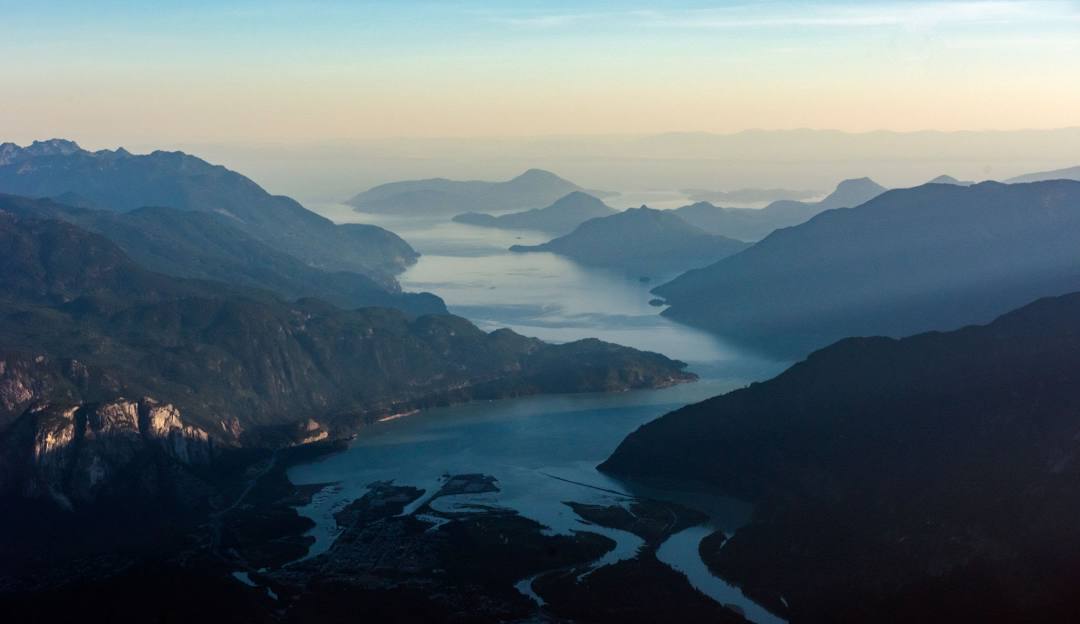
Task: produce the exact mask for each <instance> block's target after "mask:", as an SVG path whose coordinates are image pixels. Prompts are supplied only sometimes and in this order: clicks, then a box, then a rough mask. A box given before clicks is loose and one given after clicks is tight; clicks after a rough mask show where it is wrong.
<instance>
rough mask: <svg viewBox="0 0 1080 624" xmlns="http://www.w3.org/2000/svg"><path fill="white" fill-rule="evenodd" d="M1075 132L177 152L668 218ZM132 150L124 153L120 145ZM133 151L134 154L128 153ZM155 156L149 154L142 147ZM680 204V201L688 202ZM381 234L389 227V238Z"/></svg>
mask: <svg viewBox="0 0 1080 624" xmlns="http://www.w3.org/2000/svg"><path fill="white" fill-rule="evenodd" d="M1076 145H1080V128H1068V129H1058V130H1018V131H986V132H931V131H927V132H885V131H882V132H867V133H847V132H839V131H832V130H775V131H765V130H750V131H745V132H739V133H734V134H710V133H669V134H659V135H623V136H566V137H520V138H498V139H495V138H445V139H415V138H414V139H397V140H390V139H371V140H344V139H342V140H339V141H320V142H280V143H272V144H265V143H239V142H229V143H225V142H222V143H214V144H209V143H191V144H188V143H178V144H176V145H175V146H173V147H175V148H177V149H184V150H187V151H193V152H196V153H199V154H202V155H204V156H206V157H207V158H209V159H210V160H211V161H214V162H220V163H222V164H224V165H226V166H228V167H230V168H232V169H236V170H239V171H243V172H245V173H246V174H248V175H249V176H250V177H251V178H253V179H254V180H255V181H256V182H258V183H260V184H262V185H263V186H265V187H266V188H267V189H268V190H270V191H271V192H273V193H280V194H285V195H290V196H292V197H296V198H297V199H299V200H300V201H302V202H306V203H307V202H310V203H328V202H339V201H344V200H345V199H347V198H349V197H351V196H353V195H355V194H356V193H359V192H361V191H364V190H366V189H368V188H370V187H372V186H375V185H378V184H382V183H384V182H390V181H394V180H408V179H419V178H429V177H444V178H451V179H461V180H468V179H480V180H507V179H510V178H512V177H514V176H516V175H518V174H520V173H521V172H522V171H525V170H526V169H530V168H542V169H548V170H550V171H553V172H555V173H557V174H559V175H560V176H562V177H565V178H567V179H570V180H573V181H574V182H576V183H578V184H580V185H582V186H584V187H586V188H595V189H602V190H612V191H619V192H621V193H623V194H624V196H623V197H615V198H612V200H611V201H610V203H611V205H613V206H616V207H619V208H627V207H631V206H637V205H640V204H641V203H649V205H650V206H653V205H654V204H655V206H654V207H657V208H670V207H676V205H679V202H680V201H681V200H680V198H679V197H678V196H677V195H676V194H675V193H677V192H678V191H680V190H684V189H704V190H734V189H740V188H755V187H756V188H786V189H798V190H805V189H808V190H815V191H821V192H822V193H824V192H828V191H829V190H831V189H832V188H833V187H834V186H835V185H836V183H837V182H838V181H840V180H843V179H847V178H859V177H864V176H869V177H871V178H873V179H874V180H876V181H877V182H879V183H881V184H883V185H885V186H887V187H907V186H915V185H917V184H922V183H923V182H926V181H927V180H930V179H932V178H935V177H937V176H939V175H942V174H947V175H951V176H954V177H956V178H960V179H966V180H986V179H998V180H1003V179H1007V178H1009V177H1012V176H1016V175H1020V174H1024V173H1027V172H1030V171H1041V170H1048V169H1056V168H1061V167H1067V166H1072V165H1075V164H1076V159H1077V153H1076V148H1075V146H1076ZM129 147H131V146H129ZM134 147H135V148H139V147H140V146H134ZM146 147H148V148H149V147H155V148H156V147H160V146H157V145H155V146H146ZM687 203H688V202H687ZM391 229H392V228H391Z"/></svg>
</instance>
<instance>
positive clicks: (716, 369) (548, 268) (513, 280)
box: [289, 205, 784, 622]
mask: <svg viewBox="0 0 1080 624" xmlns="http://www.w3.org/2000/svg"><path fill="white" fill-rule="evenodd" d="M321 212H323V213H324V214H326V215H327V216H329V217H331V218H333V219H335V220H337V221H355V222H374V223H377V224H378V225H381V226H383V227H387V228H388V229H391V230H392V231H394V232H396V233H398V234H399V235H401V236H402V237H403V238H405V240H407V241H408V242H409V243H410V244H411V245H413V246H414V247H415V248H416V249H417V250H418V251H420V252H421V253H422V254H423V256H422V257H421V259H420V261H419V262H418V263H417V264H416V265H415V266H414V267H412V268H411V269H410V270H409V271H407V272H406V273H405V274H404V275H403V276H402V277H401V282H402V285H403V287H404V288H406V289H409V290H428V291H431V292H434V293H436V294H438V295H439V296H441V297H443V298H444V299H445V300H446V302H447V304H448V306H449V307H450V309H451V311H453V312H454V313H457V314H460V315H462V316H465V317H467V318H469V319H470V320H472V321H474V322H475V323H477V324H478V325H479V326H481V327H483V328H485V329H495V328H497V327H511V328H513V329H514V330H515V331H518V332H519V333H522V334H525V335H529V336H537V337H539V338H543V339H545V340H551V341H569V340H576V339H579V338H585V337H598V338H601V339H604V340H610V341H613V342H618V343H620V344H624V345H628V346H633V347H637V348H640V349H648V350H652V351H658V352H661V353H664V354H665V355H668V356H670V357H674V358H678V359H681V360H683V361H686V362H688V363H689V364H690V369H691V370H693V371H695V372H697V373H698V374H699V375H701V376H702V380H701V381H699V382H697V383H692V384H684V385H680V386H677V387H674V388H666V389H662V390H646V391H634V392H625V393H615V394H581V395H558V396H540V397H528V398H523V399H513V400H504V401H490V402H478V403H470V404H466V405H459V406H454V407H447V408H438V409H431V410H425V411H423V412H420V413H418V414H416V415H414V416H409V417H406V418H400V419H396V420H391V421H386V422H382V423H377V424H375V425H372V426H371V427H368V428H366V429H365V430H363V431H362V432H361V434H360V435H359V436H358V437H357V439H356V440H355V441H354V443H353V444H352V445H351V446H350V448H349V449H348V450H347V451H345V452H343V453H339V454H336V455H332V456H329V457H326V458H323V459H322V460H320V461H317V462H314V463H310V464H306V465H300V466H296V467H294V468H293V469H291V470H290V472H289V477H290V479H292V480H293V482H295V483H298V484H309V483H328V482H333V483H335V485H334V486H333V487H330V488H327V489H325V490H323V491H322V492H321V493H320V494H319V495H318V496H316V497H315V499H314V500H313V502H312V503H311V504H310V505H308V506H307V507H304V508H302V509H301V513H303V514H304V515H306V516H309V517H311V518H312V519H314V520H315V522H316V528H315V529H314V530H313V531H312V535H313V536H314V537H315V538H316V543H315V545H314V546H313V548H312V550H311V552H310V553H309V556H314V555H316V554H318V553H320V552H323V551H325V550H326V548H328V547H329V545H330V544H331V543H332V541H333V539H334V538H335V537H336V535H335V533H334V529H335V523H334V520H333V513H334V512H335V511H337V510H338V509H340V508H341V507H342V506H344V505H346V504H347V503H348V502H349V501H351V500H353V499H355V498H357V497H359V496H362V495H363V494H364V493H365V492H366V491H367V488H368V484H370V483H372V482H374V481H383V480H393V481H395V482H397V483H399V484H406V485H414V486H417V487H420V488H423V489H424V490H426V491H427V492H428V493H431V492H434V491H435V490H436V489H438V487H439V480H440V478H441V477H442V476H443V475H445V474H455V473H471V472H479V473H484V474H490V475H493V476H495V477H496V478H497V479H498V486H499V488H500V491H499V492H496V493H486V494H479V495H461V496H455V497H449V498H447V499H443V500H440V501H438V503H437V504H438V505H442V506H444V507H447V508H450V507H453V508H454V509H455V510H461V509H462V508H466V509H467V506H468V505H469V504H471V503H482V504H487V505H498V506H502V507H507V508H511V509H514V510H516V511H518V512H519V513H521V514H522V515H523V516H526V517H529V518H532V519H534V520H536V521H538V522H540V523H541V524H543V525H544V526H546V527H549V529H550V531H553V532H557V533H567V532H571V531H578V530H588V531H591V532H594V533H601V534H604V535H606V536H608V537H610V538H612V539H613V540H614V541H615V542H616V544H617V546H616V548H615V549H614V550H613V551H611V552H609V553H608V554H606V555H605V556H604V557H603V559H601V560H599V561H597V562H594V564H593V565H594V566H602V565H607V564H610V563H614V562H616V561H619V560H621V559H625V558H631V557H633V556H634V555H635V554H636V552H637V550H638V548H639V547H640V546H641V545H642V542H641V539H640V538H638V537H637V536H635V535H632V534H630V533H627V532H624V531H617V530H614V529H606V528H603V527H597V526H594V525H588V524H586V523H584V522H583V521H582V520H581V519H580V518H578V516H577V515H576V514H574V513H573V512H572V510H571V509H570V508H569V507H567V506H566V505H565V504H563V501H568V500H574V501H579V502H586V503H596V504H625V503H626V502H627V500H628V499H627V496H625V495H623V494H622V493H625V494H637V495H649V496H654V497H659V498H666V499H669V500H674V501H677V502H682V503H685V504H689V505H691V506H693V507H696V508H698V509H702V510H704V511H707V512H708V513H709V514H710V515H711V523H710V525H709V527H701V528H696V529H693V530H688V531H684V532H682V533H680V534H678V535H676V536H674V537H673V538H671V539H670V540H668V541H667V542H665V543H664V544H663V546H662V547H661V551H660V553H659V555H660V558H661V559H662V560H663V561H664V562H665V563H668V565H671V566H672V567H673V568H675V569H677V570H679V571H681V572H683V573H684V574H686V575H687V576H688V577H689V578H690V580H691V582H692V583H693V584H694V585H695V586H696V587H698V588H699V589H700V590H702V591H703V592H705V593H707V594H708V595H710V596H713V597H714V598H716V599H717V600H718V601H720V602H723V603H730V604H735V605H737V606H739V607H740V608H741V609H743V610H744V611H745V612H746V613H747V614H748V615H749V616H751V618H752V619H753V620H754V621H758V622H775V621H778V620H777V619H776V618H774V617H773V616H771V615H769V614H768V613H766V612H764V611H763V610H761V609H760V608H759V607H757V606H756V605H754V604H753V603H752V602H750V601H749V600H747V599H746V598H745V597H743V596H742V594H741V593H740V592H739V591H738V589H736V588H734V587H731V586H729V585H727V584H726V583H724V582H723V581H721V580H719V579H717V578H715V577H713V576H712V575H711V574H709V572H708V570H707V569H706V568H705V566H704V563H702V562H701V559H700V556H699V555H698V552H697V545H698V543H699V542H700V540H701V538H702V537H704V535H706V534H707V533H708V531H710V530H715V529H722V530H726V531H729V532H730V531H732V530H734V529H735V528H737V527H738V526H740V525H741V524H742V523H744V522H745V521H746V518H747V517H748V513H749V509H748V508H747V506H745V505H743V504H741V503H739V502H737V501H732V500H729V499H722V498H717V497H709V496H705V495H703V494H701V493H699V492H695V491H693V488H692V487H689V486H686V487H682V488H665V489H663V490H655V489H649V488H645V487H643V486H641V485H639V484H634V483H626V482H623V481H620V480H617V479H614V478H611V477H608V476H606V475H603V474H601V473H599V472H597V470H596V465H597V464H599V463H600V462H602V461H603V460H604V459H606V458H607V457H608V456H609V455H610V454H611V452H612V451H613V450H614V449H615V447H616V446H617V445H618V444H619V442H620V441H621V440H622V439H623V438H625V437H626V435H627V434H629V433H630V432H632V431H634V430H635V429H636V428H637V427H639V426H640V425H642V424H644V423H646V422H649V421H650V420H653V419H655V418H657V417H659V416H661V415H663V414H664V413H666V412H668V411H671V410H672V409H676V408H678V407H681V406H683V405H686V404H687V403H691V402H696V401H700V400H703V399H705V398H708V397H711V396H715V395H716V394H719V393H722V392H725V391H728V390H731V389H734V388H737V387H740V386H743V385H745V384H747V383H749V382H751V381H754V380H757V379H763V378H766V377H768V376H771V375H773V374H775V373H776V372H778V371H779V370H781V369H782V368H783V366H784V365H783V364H782V363H778V362H773V361H768V360H763V359H760V358H756V357H753V356H751V355H749V354H747V353H743V352H740V351H738V350H736V349H733V348H732V347H730V346H728V345H726V344H724V343H723V342H721V341H719V340H717V339H716V338H714V337H712V336H710V335H708V334H704V333H702V332H698V331H696V330H693V329H690V328H686V327H683V326H680V325H677V324H675V323H672V322H669V321H667V320H666V319H664V318H662V317H660V316H659V315H658V310H657V308H655V307H652V306H649V305H648V301H649V299H650V295H649V294H648V289H649V288H650V287H651V286H652V285H651V284H643V283H641V282H640V281H639V280H637V279H634V278H632V277H627V276H621V275H617V274H614V273H609V272H606V271H597V270H592V269H587V268H583V267H580V266H578V265H575V264H574V263H572V262H570V261H568V260H565V259H563V258H560V257H558V256H554V255H552V254H546V253H539V254H511V253H509V252H508V251H506V248H507V247H509V246H510V245H512V244H515V243H525V244H534V243H538V242H543V241H544V240H547V238H548V237H547V236H545V235H543V234H538V233H534V232H506V231H501V230H492V229H485V228H476V227H472V226H466V225H460V224H455V223H450V222H448V221H447V220H433V221H419V220H394V219H386V218H373V217H371V216H370V215H361V214H358V213H355V212H353V211H351V210H350V209H349V208H348V207H346V206H340V205H331V206H323V207H321ZM680 490H685V491H680ZM414 507H415V506H414ZM411 511H412V509H408V510H406V513H410V512H411ZM436 530H437V529H436ZM519 585H521V589H522V590H523V591H524V592H525V593H529V587H528V581H527V580H523V581H522V582H521V583H519Z"/></svg>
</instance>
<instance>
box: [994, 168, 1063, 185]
mask: <svg viewBox="0 0 1080 624" xmlns="http://www.w3.org/2000/svg"><path fill="white" fill-rule="evenodd" d="M1046 180H1078V181H1080V166H1077V167H1068V168H1066V169H1055V170H1053V171H1039V172H1036V173H1028V174H1025V175H1022V176H1016V177H1015V178H1009V179H1008V180H1006V182H1008V183H1010V184H1017V183H1024V182H1044V181H1046Z"/></svg>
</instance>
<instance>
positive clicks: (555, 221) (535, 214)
mask: <svg viewBox="0 0 1080 624" xmlns="http://www.w3.org/2000/svg"><path fill="white" fill-rule="evenodd" d="M614 213H615V209H614V208H611V207H610V206H608V205H607V204H605V203H604V202H602V201H601V200H599V199H597V198H595V197H593V196H592V195H589V194H588V193H583V192H581V191H574V192H572V193H568V194H567V195H565V196H563V197H560V198H559V199H557V200H555V202H553V203H552V204H551V205H550V206H545V207H543V208H533V209H531V210H525V211H523V212H513V213H510V214H504V215H498V216H495V215H489V214H484V213H478V212H466V213H464V214H459V215H457V216H455V217H454V221H455V222H456V223H465V224H468V225H477V226H480V227H490V228H500V229H505V230H539V231H541V232H548V233H551V234H566V233H568V232H571V231H572V230H573V229H574V228H576V227H577V226H579V225H581V224H582V223H584V222H586V221H588V220H589V219H594V218H597V217H606V216H609V215H611V214H614Z"/></svg>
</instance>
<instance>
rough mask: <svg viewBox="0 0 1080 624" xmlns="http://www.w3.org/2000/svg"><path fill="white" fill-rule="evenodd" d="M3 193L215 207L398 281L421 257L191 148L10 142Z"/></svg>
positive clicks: (383, 234)
mask: <svg viewBox="0 0 1080 624" xmlns="http://www.w3.org/2000/svg"><path fill="white" fill-rule="evenodd" d="M0 192H2V193H9V194H12V195H22V196H26V197H33V198H43V197H65V198H68V197H78V198H80V202H81V204H82V205H85V206H91V207H94V208H99V209H109V210H115V211H119V212H127V211H131V210H135V209H136V208H143V207H147V206H151V207H167V208H176V209H182V210H194V211H200V212H213V213H217V214H221V215H224V216H227V217H229V218H231V219H233V220H234V222H235V224H236V226H237V227H238V228H239V229H241V230H242V231H244V232H245V233H246V234H248V235H250V236H252V237H254V238H256V239H258V240H260V241H262V242H264V243H266V244H268V245H270V246H271V247H274V248H275V249H277V250H279V251H283V252H285V253H288V254H290V255H292V256H294V257H295V258H297V259H298V260H300V261H301V262H303V263H304V264H308V265H310V266H313V267H317V268H321V269H327V270H332V271H334V270H345V271H354V272H357V273H363V274H365V275H368V276H369V277H371V278H373V279H376V280H377V281H380V282H383V283H384V284H386V285H388V286H390V287H392V288H393V287H396V284H395V282H394V279H393V277H392V276H393V275H394V274H395V273H398V272H400V271H402V270H404V268H405V267H407V266H409V265H410V264H412V263H414V262H415V261H416V258H417V257H418V254H417V253H416V251H415V250H413V249H412V248H411V247H410V246H409V245H408V244H407V243H406V242H405V241H403V240H401V238H400V237H398V236H397V235H395V234H393V233H391V232H388V231H386V230H384V229H382V228H379V227H375V226H371V225H361V224H345V225H335V224H334V223H333V222H331V221H330V220H329V219H326V218H324V217H322V216H319V215H317V214H315V213H314V212H311V211H309V210H307V209H306V208H304V207H303V206H301V205H300V204H299V203H297V202H296V201H295V200H293V199H290V198H288V197H284V196H275V195H271V194H269V193H267V192H266V191H265V190H263V189H262V188H261V187H259V185H257V184H255V182H253V181H251V180H250V179H248V178H246V177H244V176H243V175H240V174H238V173H236V172H234V171H230V170H229V169H226V168H225V167H222V166H220V165H211V164H210V163H207V162H206V161H204V160H201V159H199V158H197V157H195V156H191V155H188V154H185V153H183V152H164V151H155V152H152V153H150V154H145V155H134V154H131V153H130V152H128V151H127V150H124V149H123V148H121V149H117V150H100V151H96V152H89V151H86V150H83V149H81V148H79V146H78V145H77V144H76V143H74V142H73V141H67V140H63V139H53V140H50V141H35V142H34V143H32V144H31V145H29V146H27V147H19V146H18V145H15V144H13V143H4V144H2V145H0Z"/></svg>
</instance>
